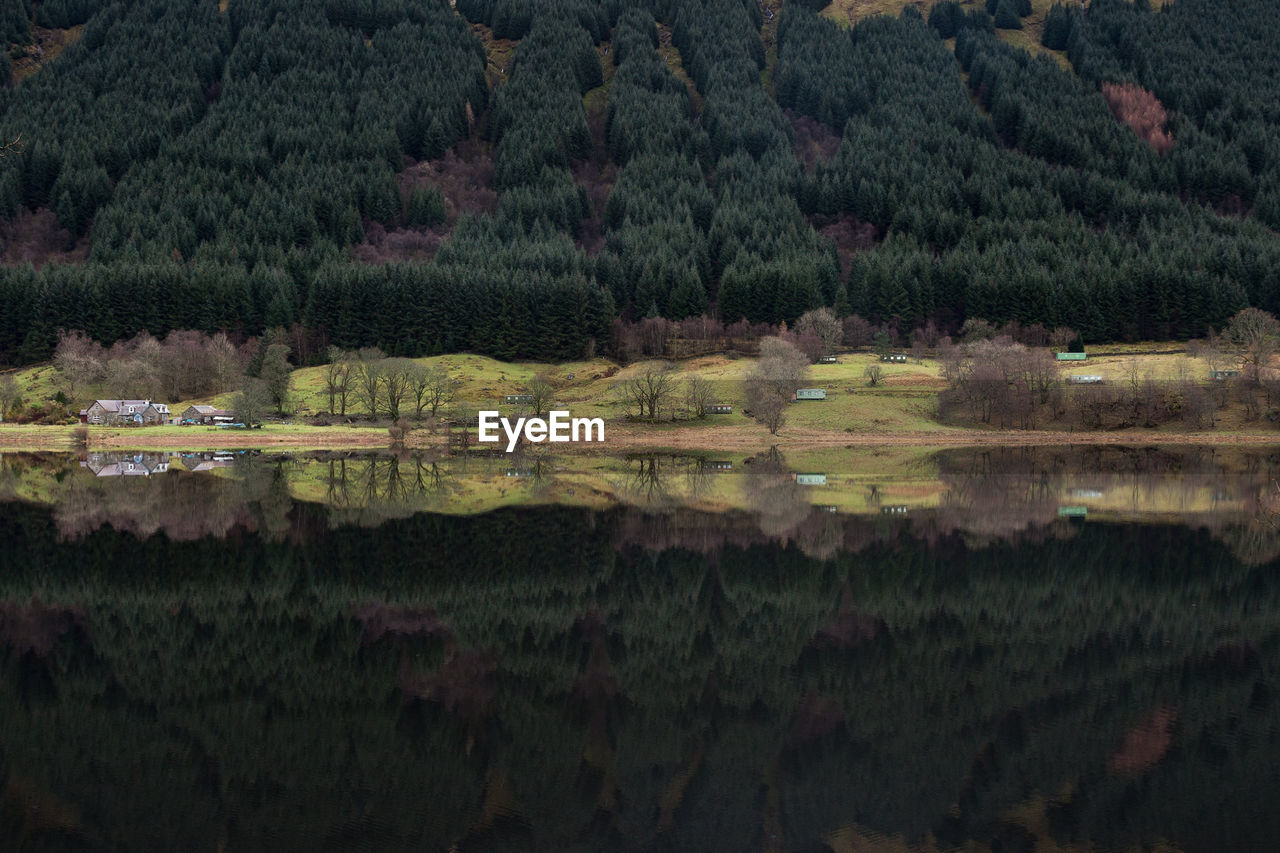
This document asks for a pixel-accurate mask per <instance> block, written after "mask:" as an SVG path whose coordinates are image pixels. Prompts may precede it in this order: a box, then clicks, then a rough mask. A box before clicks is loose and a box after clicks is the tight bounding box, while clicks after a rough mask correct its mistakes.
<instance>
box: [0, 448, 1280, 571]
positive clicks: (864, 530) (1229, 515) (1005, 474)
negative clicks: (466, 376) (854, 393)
mask: <svg viewBox="0 0 1280 853" xmlns="http://www.w3.org/2000/svg"><path fill="white" fill-rule="evenodd" d="M152 457H154V458H152ZM162 457H163V458H162ZM174 459H176V460H177V461H178V462H179V463H180V464H179V466H177V467H173V468H170V467H169V462H170V461H172V460H170V459H169V458H168V456H165V455H161V454H134V455H129V456H127V457H126V456H123V455H118V456H117V455H109V454H89V456H88V457H87V458H82V459H81V460H80V461H79V464H78V465H74V464H69V463H68V462H67V460H66V458H65V457H60V456H57V455H43V456H30V455H27V456H13V455H0V499H3V498H4V497H5V496H9V497H13V498H25V499H32V500H37V501H39V502H42V503H50V504H53V505H54V507H55V514H56V517H57V518H58V521H59V528H60V529H61V530H62V531H63V533H64V534H65V535H68V536H72V537H80V536H84V535H86V534H87V533H89V532H91V531H93V530H95V529H97V528H99V527H101V526H104V525H107V526H111V527H114V528H116V529H120V530H129V531H132V532H135V533H137V534H138V535H140V536H146V535H150V534H152V533H156V532H163V533H165V534H166V535H167V536H169V537H170V538H175V539H184V540H185V539H192V538H198V537H201V536H210V535H211V536H224V535H229V534H230V533H232V532H233V531H236V530H246V531H257V532H260V533H264V534H267V535H271V536H274V537H276V538H279V537H282V536H286V535H288V534H289V533H290V532H291V531H292V522H291V521H290V517H291V514H292V513H293V509H294V506H295V505H296V504H297V503H298V502H313V503H320V504H323V505H325V506H327V507H328V508H329V509H330V510H331V512H330V513H329V515H328V516H327V517H328V519H329V522H330V524H331V525H333V526H340V525H346V524H355V525H360V526H366V527H371V526H377V525H379V524H382V523H383V522H385V521H387V520H391V519H400V518H407V517H410V516H412V515H413V514H415V513H418V512H450V513H456V512H459V511H461V512H475V511H482V510H486V509H493V508H497V507H501V506H504V505H508V504H511V505H526V504H544V503H556V502H558V501H562V500H568V501H570V502H573V501H574V500H575V498H574V495H575V490H576V493H577V494H578V495H582V496H587V497H588V498H589V499H588V500H587V503H589V504H590V505H593V506H600V505H609V504H620V505H622V506H627V507H633V508H635V510H636V512H635V513H633V514H632V516H631V517H630V521H629V525H628V526H629V528H630V529H633V530H643V531H645V533H644V535H646V536H648V537H651V538H650V539H649V540H648V541H651V542H653V543H655V544H657V545H660V546H670V545H681V546H683V547H692V548H695V549H697V550H705V549H706V548H708V547H717V546H718V545H719V544H722V543H724V542H735V543H738V544H744V543H745V542H748V541H750V542H764V541H770V542H779V543H795V544H796V545H798V546H799V547H800V548H801V549H802V550H803V551H804V552H805V553H806V554H809V555H810V556H816V557H826V556H830V555H832V554H835V553H837V552H839V551H842V550H859V549H862V548H865V547H866V546H867V545H868V544H869V543H872V542H877V541H886V540H892V539H894V538H897V537H900V536H911V537H914V538H918V539H924V540H927V541H933V540H936V539H938V538H939V537H945V536H949V535H951V534H953V533H960V534H962V535H964V536H965V538H966V540H967V541H968V542H969V543H970V544H974V545H977V544H981V543H984V542H995V541H1025V540H1042V539H1045V538H1051V537H1052V538H1064V537H1069V536H1072V535H1074V532H1075V531H1076V530H1077V529H1078V523H1076V522H1073V521H1071V520H1070V519H1069V518H1068V517H1067V516H1069V515H1072V514H1074V515H1084V516H1087V517H1088V518H1089V519H1091V520H1092V519H1099V518H1101V519H1107V520H1122V521H1147V522H1151V521H1157V522H1176V523H1181V524H1188V525H1192V526H1196V527H1203V528H1206V529H1209V530H1211V531H1213V533H1214V535H1215V536H1217V537H1218V538H1220V539H1222V540H1223V541H1224V542H1227V543H1228V544H1229V545H1230V546H1231V548H1232V549H1233V551H1235V553H1236V554H1237V555H1239V556H1240V557H1241V559H1244V560H1246V561H1247V562H1250V563H1255V564H1256V563H1261V562H1265V561H1268V560H1270V559H1273V558H1275V557H1276V556H1277V555H1280V486H1278V485H1277V483H1278V482H1280V457H1277V456H1275V455H1274V454H1270V453H1267V452H1264V451H1242V450H1231V451H1226V452H1224V451H1219V450H1215V449H1213V448H1202V447H1201V448H1178V449H1167V448H1166V449H1135V448H1122V447H1097V448H1093V447H1071V448H975V449H968V450H951V451H945V452H940V453H937V454H935V455H934V456H933V457H932V460H931V463H930V464H931V468H932V470H931V472H930V474H929V475H928V476H929V481H928V482H929V483H930V484H931V485H930V489H929V490H930V491H932V492H934V493H935V494H936V495H938V497H937V498H936V499H935V500H933V501H931V502H929V503H927V504H924V505H918V506H913V505H904V504H900V503H896V499H893V498H889V497H886V496H887V495H890V494H894V493H895V485H894V479H893V474H892V472H890V473H889V474H887V475H886V476H885V478H884V479H883V480H879V481H877V480H875V479H871V478H869V477H868V476H866V475H863V474H860V473H859V472H858V470H857V466H858V464H859V463H860V461H861V460H859V458H858V457H857V456H850V457H849V459H848V460H847V462H846V464H848V465H850V466H851V470H852V473H842V472H833V474H832V477H831V481H832V483H833V484H834V486H833V488H834V491H833V490H832V489H822V490H813V489H809V488H806V487H805V486H803V485H801V484H800V483H799V482H798V481H797V478H796V477H795V474H794V472H793V469H792V465H791V463H789V462H788V460H787V459H786V458H785V457H784V456H783V455H782V454H780V453H778V452H777V451H776V450H775V451H772V452H768V453H762V454H759V455H757V456H754V457H751V458H749V459H741V460H736V461H734V462H726V461H723V460H712V459H708V458H705V457H699V456H692V455H686V456H673V455H661V454H659V455H649V456H633V457H628V458H626V459H621V460H616V463H615V464H613V465H612V466H610V465H600V466H598V467H599V468H600V470H601V471H603V473H596V472H595V471H593V470H592V469H591V466H589V465H588V466H581V465H579V466H576V467H575V466H573V465H563V464H559V463H557V461H556V460H555V459H554V458H551V457H546V456H530V457H525V456H513V457H506V456H503V457H501V458H483V457H482V458H471V457H466V456H464V457H443V458H440V457H432V456H422V455H417V454H399V455H390V454H376V453H319V454H310V455H300V456H295V455H288V456H275V457H269V456H262V457H251V456H232V455H230V454H184V455H183V456H182V457H181V458H180V459H178V458H177V457H176V455H174ZM127 466H133V468H134V469H136V470H141V471H146V472H156V471H164V470H166V469H167V470H168V473H166V474H164V476H146V477H142V476H134V477H131V476H124V475H123V474H120V473H119V472H122V471H123V470H124V469H125V468H126V467H127ZM104 471H105V472H108V473H109V474H111V476H103V475H102V472H104ZM192 471H195V472H200V473H199V474H198V476H193V475H192V474H191V473H189V472H192ZM95 473H96V474H97V476H94V475H95ZM917 482H918V481H911V480H904V481H903V484H904V485H903V486H901V487H899V488H898V490H897V492H896V493H897V494H902V493H904V491H910V489H911V488H913V487H915V486H913V484H914V483H917ZM842 490H843V491H842ZM854 492H856V493H857V495H858V501H859V502H861V503H862V504H863V505H864V506H865V508H866V509H865V510H864V511H862V512H860V513H854V514H852V515H853V517H851V514H849V513H844V512H840V511H839V508H838V507H837V506H834V505H824V504H823V501H826V500H835V499H838V498H839V497H840V496H841V495H844V496H848V495H850V494H853V493H854ZM833 496H835V497H833ZM695 508H696V511H695Z"/></svg>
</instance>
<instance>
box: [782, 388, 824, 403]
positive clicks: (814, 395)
mask: <svg viewBox="0 0 1280 853" xmlns="http://www.w3.org/2000/svg"><path fill="white" fill-rule="evenodd" d="M791 399H792V400H794V401H796V402H799V401H800V400H825V399H827V392H826V389H824V388H797V389H796V393H795V396H793V397H792V398H791Z"/></svg>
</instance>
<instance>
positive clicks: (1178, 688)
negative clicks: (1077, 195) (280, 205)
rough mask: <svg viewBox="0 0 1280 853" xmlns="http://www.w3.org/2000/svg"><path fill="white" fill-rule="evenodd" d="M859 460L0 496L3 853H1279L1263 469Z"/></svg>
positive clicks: (248, 463) (1272, 532) (20, 463)
mask: <svg viewBox="0 0 1280 853" xmlns="http://www.w3.org/2000/svg"><path fill="white" fill-rule="evenodd" d="M878 458H879V457H877V458H875V459H873V458H872V457H870V456H859V455H857V454H850V455H848V456H847V457H844V458H843V463H842V458H841V457H832V456H827V457H824V458H821V459H818V458H814V459H807V460H802V462H801V463H800V464H799V467H798V466H797V463H796V461H795V460H794V459H793V460H791V461H788V460H787V459H785V458H783V457H782V456H780V455H778V454H765V455H762V456H760V457H756V458H754V459H752V460H750V461H749V462H748V461H747V460H744V459H732V460H727V459H723V460H722V459H708V458H701V459H699V458H693V457H686V458H665V457H648V458H643V459H626V460H599V461H593V462H588V463H584V462H582V461H580V460H577V461H573V462H567V463H559V462H556V461H555V460H550V459H532V460H521V461H520V462H518V463H511V462H509V461H500V462H459V461H457V460H429V459H421V458H415V457H399V458H397V457H390V456H384V457H378V456H374V457H355V456H333V455H330V456H324V457H309V458H287V459H286V458H268V457H265V456H263V457H250V456H247V455H235V456H232V455H218V456H215V455H212V454H204V455H194V456H193V455H188V456H187V457H185V458H184V457H180V456H175V457H169V456H165V455H160V454H149V455H144V454H129V455H120V456H113V457H108V456H101V455H95V456H85V457H83V458H79V459H75V458H71V459H68V458H66V457H64V456H52V455H44V456H20V457H19V456H5V457H0V649H2V651H0V656H2V659H3V661H4V669H3V673H2V674H0V783H2V785H3V800H2V803H0V850H5V851H9V850H13V851H19V850H20V851H23V853H30V852H31V851H210V853H214V851H228V852H229V853H230V851H276V850H282V851H294V850H297V851H383V850H387V851H410V850H412V851H421V850H441V851H444V850H459V851H463V850H553V851H556V850H673V851H676V850H678V851H700V850H728V851H738V850H762V851H775V850H776V851H821V850H832V851H835V853H845V851H855V850H858V851H862V850H867V851H878V850H885V851H888V850H894V851H906V850H910V851H932V850H951V849H965V850H975V851H1035V850H1058V851H1077V850H1078V851H1085V850H1116V851H1122V850H1123V851H1129V850H1153V851H1155V850H1162V851H1172V850H1184V851H1254V850H1257V851H1265V850H1274V849H1276V848H1277V841H1276V839H1277V837H1280V808H1278V806H1280V696H1278V695H1277V690H1278V689H1280V680H1278V674H1280V607H1278V604H1280V570H1278V568H1280V520H1277V517H1276V512H1277V510H1280V499H1278V496H1280V488H1278V487H1277V485H1276V481H1277V478H1278V477H1280V455H1277V454H1274V453H1267V452H1259V453H1251V454H1244V453H1235V452H1230V453H1228V452H1223V451H1213V450H1203V449H1202V450H1188V451H1160V452H1154V451H1142V452H1133V451H1119V450H1114V449H1111V450H1092V449H1075V450H1063V451H1027V450H1015V451H991V450H984V451H963V452H960V451H957V452H951V453H943V454H936V455H930V454H922V455H920V456H919V457H918V458H913V459H910V460H897V461H894V463H893V465H896V466H898V467H900V468H901V469H902V470H901V472H895V470H893V466H888V467H886V466H885V465H883V464H881V463H882V462H883V460H880V462H877V459H878ZM726 465H727V466H729V467H727V468H726V467H725V466H726ZM819 467H821V468H822V471H823V476H824V477H825V482H822V483H820V484H819V481H817V480H816V479H809V478H804V477H801V478H797V477H795V476H794V475H795V474H796V473H802V474H804V473H816V471H815V470H814V469H816V468H819ZM143 469H145V470H143ZM802 483H815V485H814V486H805V485H802Z"/></svg>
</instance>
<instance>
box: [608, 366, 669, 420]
mask: <svg viewBox="0 0 1280 853" xmlns="http://www.w3.org/2000/svg"><path fill="white" fill-rule="evenodd" d="M617 387H618V389H619V391H620V392H621V393H622V399H623V402H625V403H626V404H627V408H628V410H630V409H631V408H632V407H634V408H635V411H636V415H635V416H636V417H637V418H647V419H649V420H651V421H654V420H657V419H658V418H659V416H660V415H661V413H662V411H663V410H664V409H666V408H667V406H668V403H669V402H670V399H671V395H672V394H673V393H675V390H676V372H675V370H673V369H672V366H671V365H670V364H669V363H667V362H665V361H664V362H650V363H648V364H645V365H644V366H642V367H640V368H639V369H638V370H637V371H636V372H635V373H634V374H632V375H631V376H629V377H627V378H626V379H623V380H622V381H621V382H619V383H618V386H617Z"/></svg>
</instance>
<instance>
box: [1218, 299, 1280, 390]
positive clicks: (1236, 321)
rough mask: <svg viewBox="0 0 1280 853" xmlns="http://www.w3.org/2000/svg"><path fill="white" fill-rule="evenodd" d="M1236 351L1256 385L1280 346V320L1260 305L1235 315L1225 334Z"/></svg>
mask: <svg viewBox="0 0 1280 853" xmlns="http://www.w3.org/2000/svg"><path fill="white" fill-rule="evenodd" d="M1223 337H1224V338H1225V339H1226V342H1227V344H1228V345H1229V346H1230V347H1231V348H1232V350H1233V351H1234V352H1235V355H1236V359H1237V360H1238V361H1239V363H1240V367H1241V370H1243V371H1244V372H1245V375H1246V376H1247V377H1248V378H1249V379H1251V380H1252V381H1253V383H1254V384H1255V385H1257V384H1259V383H1260V382H1261V381H1262V368H1264V367H1266V366H1267V362H1269V361H1270V360H1271V356H1272V355H1274V354H1275V352H1276V350H1277V348H1280V321H1278V320H1276V318H1275V317H1272V316H1271V315H1270V314H1268V313H1267V312H1266V311H1263V310H1262V309H1260V308H1246V309H1244V310H1243V311H1240V312H1239V313H1237V314H1236V315H1235V316H1234V317H1232V318H1231V323H1230V325H1228V326H1227V331H1226V333H1225V334H1224V336H1223Z"/></svg>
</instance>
